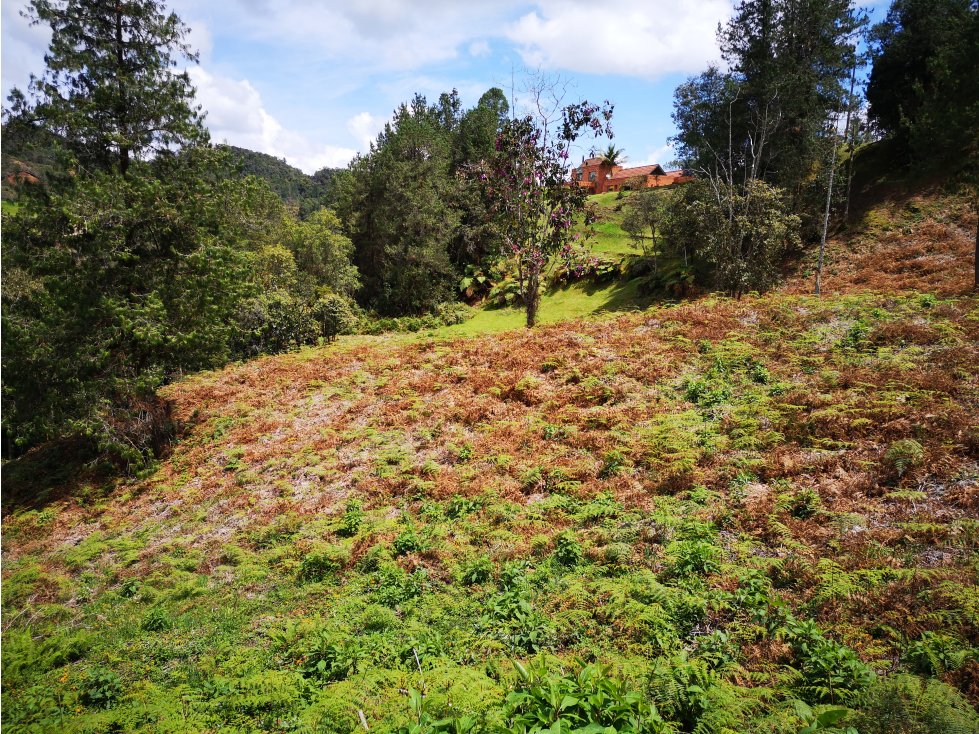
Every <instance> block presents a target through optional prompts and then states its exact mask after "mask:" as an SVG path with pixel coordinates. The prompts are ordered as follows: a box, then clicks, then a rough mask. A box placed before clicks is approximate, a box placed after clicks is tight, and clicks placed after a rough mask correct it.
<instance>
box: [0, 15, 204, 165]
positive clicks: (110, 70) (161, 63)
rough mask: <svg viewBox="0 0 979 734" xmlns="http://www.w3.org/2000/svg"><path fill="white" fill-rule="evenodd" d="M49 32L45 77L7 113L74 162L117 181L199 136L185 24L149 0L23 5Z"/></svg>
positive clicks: (17, 96) (16, 96) (16, 94)
mask: <svg viewBox="0 0 979 734" xmlns="http://www.w3.org/2000/svg"><path fill="white" fill-rule="evenodd" d="M25 16H26V17H27V18H28V19H29V20H30V21H31V22H32V23H33V24H35V25H36V24H42V23H43V24H48V25H50V26H51V30H52V37H51V45H50V47H49V49H48V53H47V55H46V56H45V61H46V63H47V70H46V71H45V73H44V74H43V76H41V77H37V76H32V77H31V80H30V84H29V87H28V91H29V93H30V94H31V96H32V97H33V99H32V100H28V98H27V97H26V96H25V95H24V94H23V92H21V91H20V90H17V89H15V90H14V91H13V92H12V93H11V96H10V101H11V109H10V113H11V116H12V117H14V118H18V119H19V120H20V121H21V122H24V123H27V124H35V125H43V126H44V127H45V128H47V129H48V130H50V131H52V132H55V133H57V134H58V135H59V136H60V138H61V139H62V140H63V141H64V143H65V145H66V146H67V148H68V149H69V151H70V152H71V153H72V154H73V155H74V156H75V157H76V159H77V161H78V163H80V164H81V165H82V166H85V167H94V168H97V169H101V170H115V171H117V172H119V173H120V174H122V175H123V176H125V175H126V174H127V172H128V170H129V166H130V163H131V161H132V160H133V159H142V158H146V157H149V156H152V155H154V154H158V153H160V152H162V151H167V150H172V149H173V148H175V147H178V146H181V145H184V144H187V143H190V142H195V141H200V140H204V139H206V136H207V133H206V131H205V129H204V127H203V124H202V119H201V115H200V107H199V106H195V105H194V104H193V97H194V88H193V86H192V85H191V83H190V77H189V76H188V74H187V72H186V71H183V72H179V73H178V72H177V67H178V65H179V63H180V61H181V60H184V61H187V62H196V61H197V54H195V53H193V52H192V51H191V49H190V47H189V46H188V45H187V43H186V41H185V39H186V37H187V34H188V32H189V29H188V28H187V26H185V25H184V24H183V22H182V21H181V20H180V18H178V17H177V16H176V15H175V14H174V13H169V14H168V13H166V11H165V9H164V6H163V3H161V2H157V0H31V4H30V8H29V9H28V10H27V11H26V12H25Z"/></svg>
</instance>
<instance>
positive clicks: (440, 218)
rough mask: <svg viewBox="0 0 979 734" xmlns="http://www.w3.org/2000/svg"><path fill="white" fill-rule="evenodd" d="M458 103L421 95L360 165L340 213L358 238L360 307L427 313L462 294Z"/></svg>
mask: <svg viewBox="0 0 979 734" xmlns="http://www.w3.org/2000/svg"><path fill="white" fill-rule="evenodd" d="M457 122H458V106H457V97H455V95H454V94H453V95H443V97H442V99H440V101H439V103H438V104H436V105H432V106H429V104H428V102H427V101H426V99H425V97H423V96H421V95H416V96H415V98H414V99H413V100H412V102H411V103H410V104H402V105H401V106H400V107H399V108H398V109H397V110H395V113H394V118H393V119H392V121H391V122H389V123H388V124H387V125H385V127H384V130H383V131H382V132H381V134H380V135H379V136H378V138H377V142H376V143H374V144H372V145H371V150H370V153H368V154H367V155H365V156H361V157H359V158H357V159H355V160H354V162H353V164H352V165H351V175H350V176H348V177H344V179H343V181H342V183H341V186H342V190H341V192H340V205H339V209H340V213H341V216H343V218H344V220H345V222H346V224H347V229H348V231H349V234H350V238H351V240H353V243H354V248H355V251H356V261H357V266H358V268H359V269H360V273H361V276H362V283H363V287H362V288H361V290H360V301H361V302H362V303H363V304H364V305H365V306H367V307H369V308H373V309H376V310H377V311H378V312H380V313H383V314H389V315H395V314H404V313H420V312H423V311H426V310H430V309H432V308H434V307H435V306H436V305H437V304H438V303H439V302H441V301H445V300H448V299H451V298H452V297H453V295H454V291H455V284H456V280H457V273H456V271H455V269H454V268H453V266H452V263H451V261H450V258H449V246H450V243H451V241H452V239H453V237H454V236H455V234H456V231H457V229H458V226H459V212H458V210H457V209H456V208H455V207H454V206H453V201H454V198H455V195H456V191H457V186H456V183H455V179H454V177H453V176H451V175H450V170H451V163H452V136H453V133H454V132H455V126H456V125H457Z"/></svg>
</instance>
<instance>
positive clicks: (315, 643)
mask: <svg viewBox="0 0 979 734" xmlns="http://www.w3.org/2000/svg"><path fill="white" fill-rule="evenodd" d="M360 656H361V651H360V648H359V647H358V646H357V644H356V643H355V642H354V641H353V640H349V639H341V638H339V637H338V636H337V635H336V634H334V633H332V632H330V631H327V630H323V629H317V630H315V631H314V632H312V633H310V635H309V636H308V637H307V638H306V640H305V644H304V646H303V657H302V662H301V663H300V666H299V669H300V671H301V672H302V674H303V675H304V676H305V677H307V678H315V679H317V680H321V681H324V682H329V681H339V680H344V679H345V678H346V677H347V676H348V675H349V674H350V673H351V672H352V671H354V670H356V668H357V662H358V661H359V660H360Z"/></svg>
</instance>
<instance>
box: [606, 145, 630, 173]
mask: <svg viewBox="0 0 979 734" xmlns="http://www.w3.org/2000/svg"><path fill="white" fill-rule="evenodd" d="M624 153H625V151H624V150H622V148H616V147H615V145H614V144H613V143H609V146H608V148H607V149H606V151H605V152H604V153H602V165H603V166H607V167H608V168H609V169H612V168H615V167H616V166H617V165H619V164H620V163H625V156H624V155H623V154H624Z"/></svg>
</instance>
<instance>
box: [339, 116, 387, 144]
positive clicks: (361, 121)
mask: <svg viewBox="0 0 979 734" xmlns="http://www.w3.org/2000/svg"><path fill="white" fill-rule="evenodd" d="M384 122H385V121H384V120H383V119H381V118H380V117H376V116H374V115H372V114H371V113H370V112H360V113H358V114H356V115H354V116H353V117H351V118H350V119H349V120H347V131H348V132H349V133H350V134H351V135H353V136H354V138H356V140H357V142H358V143H359V144H360V146H361V147H360V152H361V153H366V152H367V151H369V150H370V147H371V143H373V142H374V141H375V140H376V139H377V134H378V133H379V132H381V130H382V129H383V127H384Z"/></svg>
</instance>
